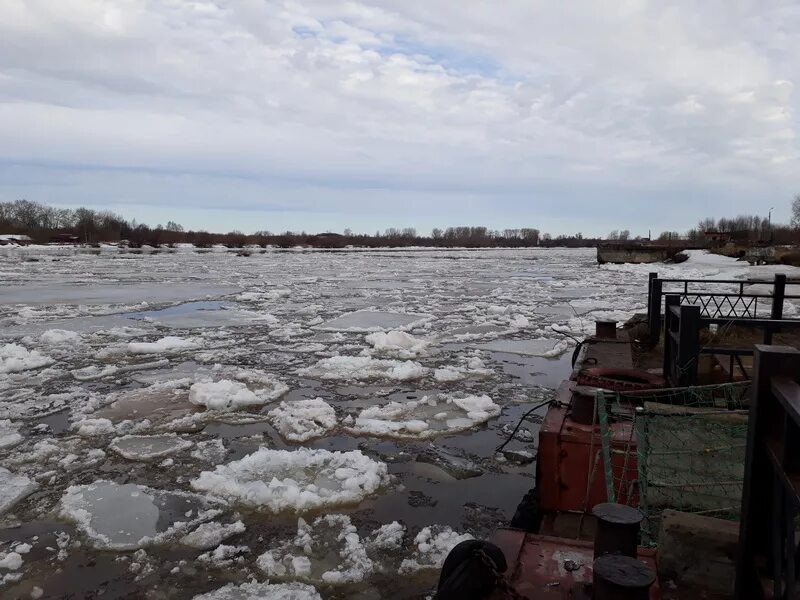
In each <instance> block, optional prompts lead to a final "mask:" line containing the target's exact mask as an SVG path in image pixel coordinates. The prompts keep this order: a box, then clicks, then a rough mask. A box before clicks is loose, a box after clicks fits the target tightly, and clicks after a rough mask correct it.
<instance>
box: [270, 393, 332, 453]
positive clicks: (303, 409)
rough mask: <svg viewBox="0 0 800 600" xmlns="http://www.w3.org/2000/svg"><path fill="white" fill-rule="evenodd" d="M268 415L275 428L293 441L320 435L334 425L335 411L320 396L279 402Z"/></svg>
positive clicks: (302, 440)
mask: <svg viewBox="0 0 800 600" xmlns="http://www.w3.org/2000/svg"><path fill="white" fill-rule="evenodd" d="M268 416H269V417H270V420H271V422H272V424H273V426H274V427H275V429H277V430H278V432H279V433H280V434H281V435H282V436H283V437H285V438H286V439H287V440H291V441H293V442H304V441H306V440H310V439H311V438H315V437H321V436H323V435H325V433H326V432H328V431H330V430H331V429H333V428H334V427H336V413H335V412H334V410H333V407H332V406H331V405H330V404H328V403H327V402H325V401H324V400H323V399H322V398H314V399H313V400H311V399H309V400H296V401H294V402H281V403H280V405H279V406H278V407H277V408H274V409H272V410H271V411H269V413H268Z"/></svg>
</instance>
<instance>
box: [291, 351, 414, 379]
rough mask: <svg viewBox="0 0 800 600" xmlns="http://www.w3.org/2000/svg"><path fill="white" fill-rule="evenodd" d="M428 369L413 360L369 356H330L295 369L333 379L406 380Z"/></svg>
mask: <svg viewBox="0 0 800 600" xmlns="http://www.w3.org/2000/svg"><path fill="white" fill-rule="evenodd" d="M428 372H429V369H427V368H425V367H423V366H422V365H421V364H419V363H418V362H415V361H411V360H407V361H403V360H389V359H378V358H372V357H369V356H331V357H330V358H323V359H321V360H319V361H317V363H316V364H314V365H311V366H310V367H305V368H303V369H299V370H298V371H297V374H298V375H302V376H304V377H319V378H320V379H334V380H354V381H360V380H369V379H394V380H397V381H408V380H411V379H420V378H422V377H425V376H426V375H427V374H428Z"/></svg>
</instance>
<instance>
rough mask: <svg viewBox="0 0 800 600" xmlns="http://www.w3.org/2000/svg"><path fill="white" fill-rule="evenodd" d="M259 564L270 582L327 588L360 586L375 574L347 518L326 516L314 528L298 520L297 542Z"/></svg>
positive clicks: (267, 555)
mask: <svg viewBox="0 0 800 600" xmlns="http://www.w3.org/2000/svg"><path fill="white" fill-rule="evenodd" d="M256 564H257V565H258V567H259V568H260V569H261V570H262V571H263V572H264V574H265V575H267V576H268V577H270V578H279V579H280V578H291V579H302V580H305V581H312V582H321V583H327V584H342V583H357V582H359V581H363V580H364V579H365V578H366V577H368V576H369V575H370V574H371V573H372V572H373V570H374V565H373V562H372V560H371V559H370V558H369V556H367V549H366V547H365V546H364V543H363V542H362V541H361V538H360V537H359V535H358V530H357V529H356V528H355V526H354V525H353V524H352V523H351V522H350V517H348V516H347V515H325V516H322V517H318V518H317V519H315V520H314V521H313V523H311V524H309V523H307V522H306V521H305V520H304V519H302V518H301V519H298V521H297V535H296V536H295V538H294V539H293V540H291V541H289V542H287V543H285V544H283V545H282V546H280V547H278V548H275V549H272V550H268V551H267V552H265V553H264V554H262V555H261V556H259V557H258V560H257V561H256Z"/></svg>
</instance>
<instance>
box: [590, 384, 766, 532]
mask: <svg viewBox="0 0 800 600" xmlns="http://www.w3.org/2000/svg"><path fill="white" fill-rule="evenodd" d="M749 389H750V384H749V382H744V383H732V384H724V385H716V386H701V387H693V388H682V389H673V390H662V391H658V392H644V393H640V394H638V395H636V394H630V393H622V394H615V393H613V392H598V398H597V400H598V402H597V407H598V411H597V412H598V420H599V425H600V432H601V444H602V453H603V464H604V465H605V476H606V489H607V493H608V498H609V500H610V501H612V502H615V501H616V502H625V503H629V504H633V505H637V506H638V507H639V508H640V510H642V512H643V513H644V514H645V521H644V523H643V526H642V534H643V542H644V543H647V544H655V543H657V538H658V530H659V526H660V520H661V513H662V511H663V510H665V509H674V510H681V511H685V512H692V513H698V514H705V515H709V516H714V517H719V518H726V519H738V518H739V510H740V505H741V496H742V482H743V479H744V460H745V451H746V447H747V420H748V410H747V399H748V397H749ZM614 424H626V425H627V426H626V427H622V428H620V427H614ZM615 429H616V431H617V432H619V431H620V430H625V431H629V432H630V435H629V436H628V438H629V439H628V440H626V441H625V443H620V440H619V439H618V438H619V435H618V433H617V434H615V433H614V430H615ZM633 457H635V459H634V458H633ZM622 458H624V463H623V464H624V465H625V468H619V465H620V461H621V460H622ZM634 460H635V466H634V465H632V464H631V463H632V462H633V461H634ZM628 465H630V466H628ZM615 466H616V468H615Z"/></svg>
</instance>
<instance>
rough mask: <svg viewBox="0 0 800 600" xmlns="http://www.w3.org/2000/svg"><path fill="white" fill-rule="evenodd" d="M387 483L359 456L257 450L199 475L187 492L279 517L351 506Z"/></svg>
mask: <svg viewBox="0 0 800 600" xmlns="http://www.w3.org/2000/svg"><path fill="white" fill-rule="evenodd" d="M388 482H389V476H388V471H387V467H386V464H384V463H382V462H377V461H375V460H373V459H371V458H369V457H367V456H365V455H364V454H362V453H361V451H360V450H352V451H350V452H329V451H328V450H312V449H309V448H300V449H298V450H294V451H287V450H269V449H267V448H262V449H260V450H258V451H256V452H254V453H253V454H250V455H248V456H245V457H244V458H242V459H241V460H237V461H233V462H231V463H228V464H226V465H220V466H218V467H217V468H216V469H215V470H214V471H203V472H202V473H200V476H199V477H198V478H197V479H195V480H193V481H192V487H193V488H194V489H195V490H198V491H203V492H208V493H209V494H212V495H214V496H219V497H221V498H224V499H226V500H231V501H234V502H239V503H241V504H244V505H247V506H253V507H257V508H265V509H267V510H270V511H272V512H275V513H278V512H282V511H294V512H302V511H307V510H313V509H318V508H324V507H329V506H336V505H340V504H355V503H358V502H360V501H361V500H363V499H364V498H366V497H367V496H369V495H370V494H373V493H375V492H376V491H377V490H378V489H379V488H380V487H381V486H383V485H386V484H387V483H388Z"/></svg>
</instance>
